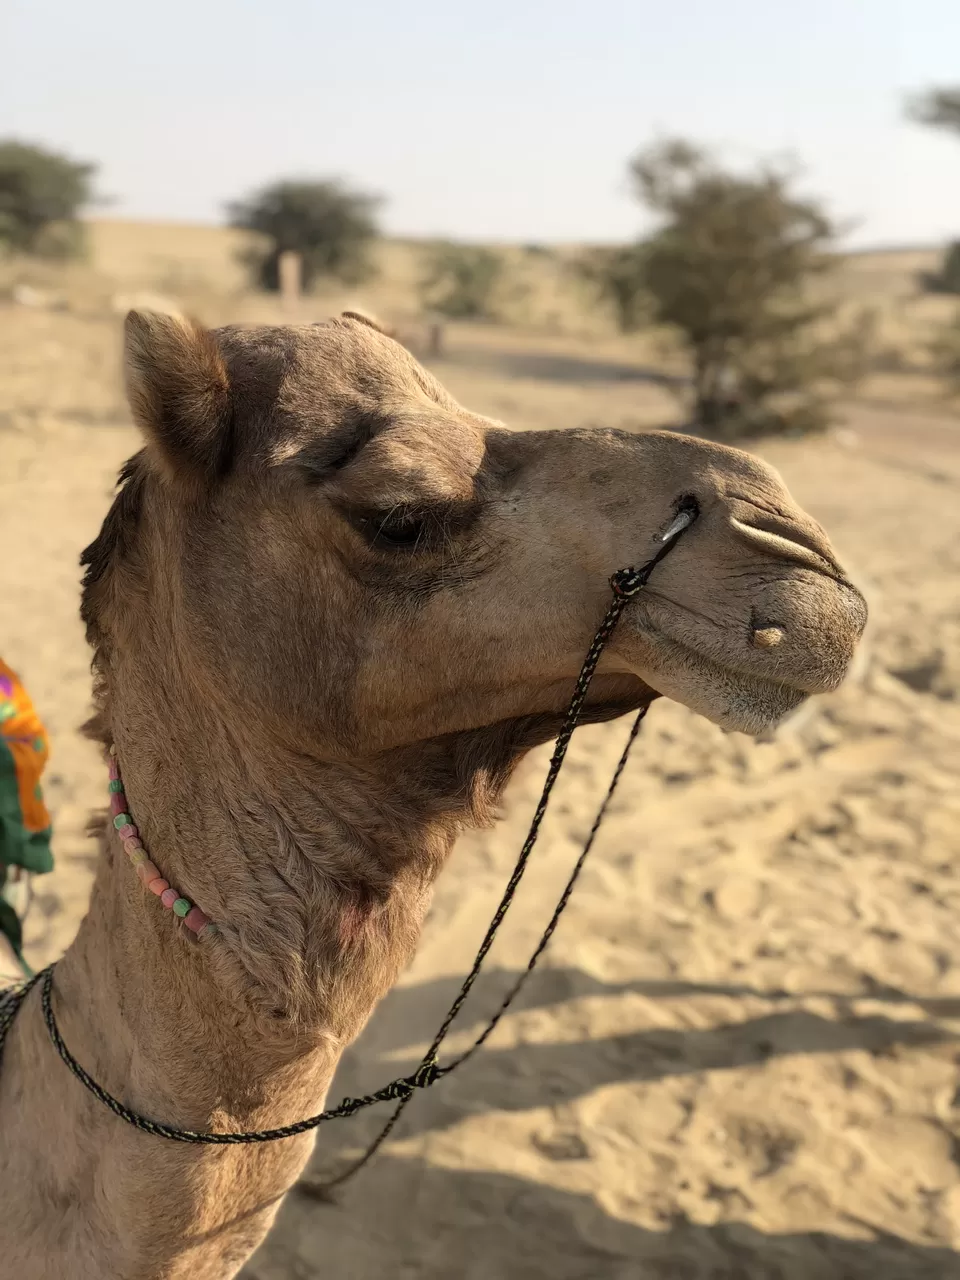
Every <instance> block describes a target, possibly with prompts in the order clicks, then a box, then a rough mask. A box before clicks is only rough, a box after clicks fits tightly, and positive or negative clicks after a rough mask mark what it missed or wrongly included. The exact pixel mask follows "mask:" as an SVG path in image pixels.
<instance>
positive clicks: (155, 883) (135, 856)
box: [110, 747, 216, 938]
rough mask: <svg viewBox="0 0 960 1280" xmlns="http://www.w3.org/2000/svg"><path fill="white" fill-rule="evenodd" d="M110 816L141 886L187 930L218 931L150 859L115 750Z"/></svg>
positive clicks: (112, 752) (112, 753)
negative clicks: (130, 807) (121, 775)
mask: <svg viewBox="0 0 960 1280" xmlns="http://www.w3.org/2000/svg"><path fill="white" fill-rule="evenodd" d="M110 816H111V817H112V818H113V826H114V829H115V831H116V833H117V835H118V836H119V837H120V839H121V840H122V841H123V847H124V850H125V852H126V855H127V857H128V858H129V859H130V864H131V866H132V867H133V868H134V870H135V871H136V873H137V877H138V879H139V880H140V883H141V884H143V885H144V886H145V887H146V888H147V889H149V890H150V892H151V893H153V894H155V895H156V896H157V897H158V898H159V899H160V901H161V902H162V904H163V905H164V907H165V908H166V909H167V910H168V911H172V912H173V914H174V915H175V916H179V917H180V919H181V920H182V921H183V923H184V924H185V925H186V927H187V928H188V929H189V930H190V931H191V933H195V934H196V935H197V937H198V938H203V937H205V936H209V935H210V934H213V933H215V932H216V925H214V924H213V923H212V922H211V920H210V918H209V916H206V915H204V913H203V912H202V911H201V910H200V908H199V907H195V906H194V905H193V903H192V902H191V901H190V899H189V898H185V897H183V895H182V894H181V893H180V890H179V889H174V888H173V887H172V885H171V884H170V881H169V880H165V879H164V878H163V876H162V875H161V873H160V868H159V867H157V866H156V865H155V864H154V863H153V862H151V861H150V859H149V858H148V857H147V851H146V849H144V847H143V841H142V840H141V839H140V832H139V831H138V830H137V827H136V824H135V823H134V821H133V819H132V818H131V817H130V809H129V804H128V801H127V797H126V794H125V793H124V790H123V779H122V778H121V777H120V764H119V761H118V760H117V749H116V747H111V748H110Z"/></svg>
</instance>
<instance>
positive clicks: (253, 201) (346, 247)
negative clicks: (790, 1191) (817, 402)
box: [227, 181, 380, 290]
mask: <svg viewBox="0 0 960 1280" xmlns="http://www.w3.org/2000/svg"><path fill="white" fill-rule="evenodd" d="M379 205H380V198H379V197H378V196H372V195H367V194H365V193H363V192H359V191H351V190H349V189H348V188H347V187H345V186H344V185H343V184H342V183H340V182H338V181H318V182H306V181H304V182H297V181H282V182H275V183H272V184H271V185H270V186H267V187H263V188H262V189H261V190H259V191H255V192H254V193H253V194H252V195H250V196H248V197H247V198H246V199H244V200H238V201H236V202H234V203H233V204H231V205H229V206H228V210H227V212H228V215H229V218H230V224H231V226H234V227H239V228H240V229H241V230H243V231H253V232H256V233H258V234H259V235H260V236H261V237H263V238H264V240H265V241H266V244H265V245H264V244H262V243H261V244H260V245H254V246H253V247H251V248H247V249H245V250H244V251H243V258H244V261H246V262H247V263H248V265H249V266H250V267H251V269H252V270H253V272H254V274H255V276H256V279H257V281H258V283H259V284H260V285H261V286H262V287H263V288H264V289H269V290H276V289H277V288H278V287H279V278H278V262H279V259H280V255H281V254H282V253H284V252H287V251H293V252H295V253H298V254H299V255H300V259H301V264H302V280H303V284H304V287H306V288H309V287H310V285H311V284H312V283H313V282H314V281H315V280H316V279H317V278H318V277H321V276H332V277H335V278H336V279H338V280H342V281H344V282H345V283H347V284H355V283H357V282H359V281H360V280H363V279H365V278H366V277H367V276H369V275H370V273H371V271H372V265H371V262H370V249H371V246H372V244H373V241H374V240H375V239H376V237H377V236H378V235H379V228H378V226H377V221H376V211H377V208H378V207H379Z"/></svg>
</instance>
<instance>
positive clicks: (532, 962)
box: [298, 707, 647, 1200]
mask: <svg viewBox="0 0 960 1280" xmlns="http://www.w3.org/2000/svg"><path fill="white" fill-rule="evenodd" d="M646 714H647V708H646V707H642V708H641V710H640V711H638V712H637V717H636V719H635V720H634V722H633V724H632V726H631V728H630V734H629V737H628V738H627V742H626V745H625V746H624V748H623V752H622V754H621V756H620V759H619V761H618V762H617V767H616V769H615V770H614V773H613V778H612V779H611V782H610V786H609V787H608V788H607V794H606V795H605V796H604V798H603V803H602V804H601V805H600V808H599V809H598V810H597V816H596V817H595V818H594V820H593V826H592V827H591V828H590V833H589V835H588V836H587V839H586V841H585V843H584V846H583V850H582V852H581V854H580V857H579V858H578V859H577V861H576V863H575V864H574V868H573V871H572V872H571V873H570V878H569V879H568V880H567V883H566V885H565V886H564V889H563V892H562V893H561V895H560V898H559V900H558V902H557V905H556V908H555V909H554V912H553V915H552V916H551V917H550V921H549V923H548V925H547V927H546V929H545V930H544V931H543V936H542V937H541V939H540V941H539V942H538V943H537V946H536V948H535V949H534V952H533V954H532V955H531V957H530V959H529V960H528V961H527V966H526V968H525V969H524V970H523V972H522V973H521V974H520V976H519V977H518V978H517V980H516V982H514V984H513V986H512V987H511V988H510V989H509V991H508V992H507V994H506V995H505V996H504V998H503V1000H502V1002H501V1004H500V1007H499V1008H498V1009H497V1011H496V1013H494V1014H493V1016H492V1017H491V1018H490V1020H489V1021H488V1022H487V1025H486V1026H485V1027H484V1029H483V1030H482V1031H481V1033H480V1034H479V1035H478V1036H477V1038H476V1040H474V1042H473V1044H472V1045H470V1047H469V1048H468V1049H465V1050H464V1052H463V1053H461V1054H460V1055H459V1056H458V1057H456V1058H454V1059H453V1061H452V1062H449V1063H447V1065H446V1066H445V1067H441V1068H440V1070H439V1074H440V1075H441V1076H445V1075H447V1074H448V1072H450V1071H453V1069H454V1068H455V1067H459V1066H460V1065H461V1063H464V1062H466V1061H467V1059H468V1058H471V1057H472V1056H473V1055H474V1053H476V1051H477V1050H478V1049H479V1048H480V1046H481V1045H482V1044H483V1043H484V1042H485V1041H486V1040H487V1039H488V1038H489V1037H490V1035H492V1033H493V1031H494V1030H495V1028H496V1026H497V1024H498V1023H499V1021H500V1019H501V1018H502V1017H503V1015H504V1014H505V1013H506V1012H507V1010H508V1009H509V1008H510V1006H511V1005H512V1004H513V1002H514V1000H515V999H516V998H517V996H518V995H519V994H520V991H521V990H522V988H523V986H524V983H525V982H526V981H527V979H528V978H529V977H530V975H531V973H533V971H534V969H535V968H536V965H537V961H538V960H539V959H540V957H541V956H542V955H543V953H544V951H546V949H547V946H548V945H549V943H550V939H551V938H552V937H553V935H554V932H555V930H556V928H557V925H558V924H559V923H560V917H561V915H562V914H563V912H564V910H565V908H566V905H567V903H568V902H569V900H570V895H571V894H572V893H573V890H574V886H575V885H576V883H577V880H578V879H579V878H580V872H581V871H582V870H583V864H584V863H585V862H586V860H587V855H588V854H589V853H590V850H591V849H592V848H593V842H594V840H595V839H596V836H597V832H598V831H599V830H600V824H601V823H602V822H603V819H604V818H605V817H606V814H607V809H608V808H609V806H610V801H611V800H612V799H613V793H614V792H615V791H616V789H617V784H618V783H619V781H620V776H621V774H622V773H623V771H624V768H625V767H626V764H627V760H628V758H629V756H630V751H631V749H632V747H633V744H634V742H636V740H637V735H638V734H639V732H640V726H641V724H642V723H643V718H644V716H645V715H646ZM474 976H475V975H474ZM461 1004H462V1001H461ZM435 1043H436V1042H435ZM431 1049H433V1052H434V1053H435V1052H436V1050H435V1049H434V1048H433V1046H431ZM424 1061H427V1059H426V1058H425V1059H424ZM422 1065H423V1063H421V1066H422ZM412 1096H413V1094H412V1093H411V1094H410V1095H408V1096H407V1097H405V1098H403V1099H401V1101H400V1104H399V1106H398V1107H397V1109H396V1110H395V1111H394V1113H393V1115H392V1116H391V1117H390V1119H389V1120H388V1121H387V1122H386V1124H385V1125H384V1126H383V1128H382V1129H381V1130H380V1132H379V1133H378V1134H377V1136H376V1138H374V1140H373V1141H372V1142H371V1143H370V1145H369V1147H367V1149H366V1150H365V1151H364V1153H363V1154H362V1155H361V1156H359V1157H358V1159H357V1160H356V1161H354V1163H353V1164H351V1165H348V1166H347V1168H346V1169H344V1170H342V1171H341V1172H340V1173H338V1174H337V1175H336V1176H335V1177H332V1178H328V1179H326V1180H321V1179H314V1178H310V1179H307V1180H304V1181H302V1182H300V1183H299V1184H298V1185H299V1188H300V1190H301V1192H304V1193H305V1194H307V1195H309V1196H314V1197H315V1198H317V1199H321V1200H322V1199H326V1198H327V1196H328V1195H329V1193H330V1192H331V1191H332V1190H333V1189H334V1187H338V1186H340V1185H341V1184H342V1183H344V1182H346V1181H347V1180H348V1179H350V1178H352V1177H353V1175H354V1174H355V1173H359V1172H360V1170H361V1169H362V1168H363V1166H364V1165H365V1164H367V1163H368V1162H369V1161H370V1160H372V1159H373V1157H374V1155H376V1153H377V1151H379V1149H380V1148H381V1147H382V1146H383V1144H384V1143H385V1142H386V1140H387V1138H389V1137H390V1134H391V1133H392V1132H393V1130H394V1128H395V1126H396V1124H397V1122H398V1120H399V1119H400V1117H401V1116H402V1115H403V1113H404V1110H405V1109H406V1106H407V1104H408V1102H409V1101H410V1098H411V1097H412Z"/></svg>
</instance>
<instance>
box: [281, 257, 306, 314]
mask: <svg viewBox="0 0 960 1280" xmlns="http://www.w3.org/2000/svg"><path fill="white" fill-rule="evenodd" d="M277 276H278V278H279V282H280V302H281V305H282V306H283V309H284V311H287V312H295V311H296V310H297V307H298V305H299V302H300V285H301V280H302V278H303V267H302V263H301V260H300V255H299V253H295V252H294V251H293V250H292V249H285V250H284V251H283V253H281V255H280V257H279V258H278V259H277Z"/></svg>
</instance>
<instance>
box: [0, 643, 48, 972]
mask: <svg viewBox="0 0 960 1280" xmlns="http://www.w3.org/2000/svg"><path fill="white" fill-rule="evenodd" d="M47 755H48V750H47V735H46V732H45V731H44V728H43V725H42V724H41V723H40V718H39V717H38V715H37V713H36V711H35V710H34V708H33V703H32V702H31V701H30V699H29V697H28V696H27V692H26V690H25V689H24V687H23V685H22V684H21V683H20V681H19V679H18V678H17V676H16V673H15V672H13V671H12V670H11V669H10V668H9V667H8V666H7V664H6V663H5V662H4V661H3V660H2V659H0V987H3V986H4V985H6V984H7V982H8V980H9V979H14V980H15V979H16V978H17V976H18V974H17V970H18V969H19V970H20V971H22V973H24V974H26V975H29V974H30V969H29V967H28V966H27V964H26V962H25V961H24V959H23V954H22V947H23V931H22V925H23V918H24V916H25V915H26V911H27V907H28V906H29V903H30V880H31V877H32V876H34V875H42V874H43V873H44V872H46V871H52V870H53V855H52V853H51V852H50V814H49V813H48V812H47V809H46V806H45V804H44V803H43V791H42V790H41V787H40V778H41V776H42V774H43V770H44V768H45V766H46V763H47ZM4 940H6V942H7V943H9V946H5V944H4ZM14 957H15V958H16V964H15V965H14V963H13V958H14Z"/></svg>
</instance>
